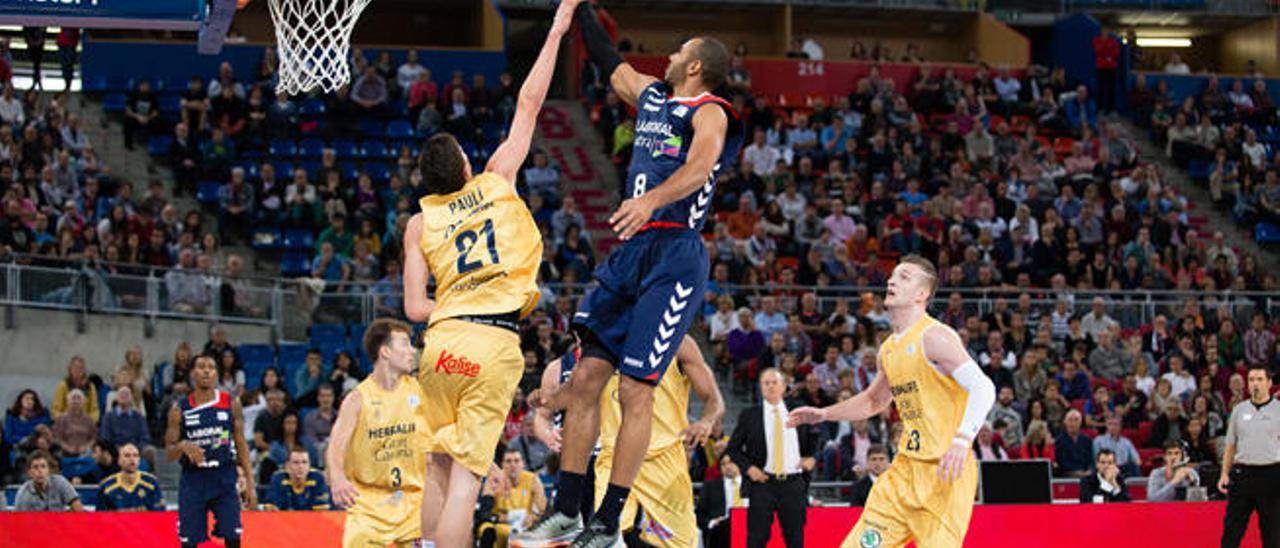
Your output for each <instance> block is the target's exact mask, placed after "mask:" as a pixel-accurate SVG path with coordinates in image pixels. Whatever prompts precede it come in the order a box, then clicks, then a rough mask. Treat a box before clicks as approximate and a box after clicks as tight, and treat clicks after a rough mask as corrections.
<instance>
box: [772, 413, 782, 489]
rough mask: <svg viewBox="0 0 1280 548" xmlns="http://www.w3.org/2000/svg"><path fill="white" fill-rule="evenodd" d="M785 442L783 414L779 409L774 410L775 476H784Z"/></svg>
mask: <svg viewBox="0 0 1280 548" xmlns="http://www.w3.org/2000/svg"><path fill="white" fill-rule="evenodd" d="M782 446H783V441H782V412H781V411H779V410H778V408H777V407H774V408H773V475H775V476H781V475H782V459H783V454H784V452H783V450H782Z"/></svg>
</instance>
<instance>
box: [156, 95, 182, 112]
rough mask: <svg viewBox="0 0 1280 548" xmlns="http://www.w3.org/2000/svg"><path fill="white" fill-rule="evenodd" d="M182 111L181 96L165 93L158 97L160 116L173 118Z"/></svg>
mask: <svg viewBox="0 0 1280 548" xmlns="http://www.w3.org/2000/svg"><path fill="white" fill-rule="evenodd" d="M180 110H182V96H181V95H178V94H176V93H165V94H163V95H161V96H160V114H163V115H165V116H174V115H176V114H178V111H180Z"/></svg>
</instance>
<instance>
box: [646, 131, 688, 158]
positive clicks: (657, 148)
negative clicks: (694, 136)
mask: <svg viewBox="0 0 1280 548" xmlns="http://www.w3.org/2000/svg"><path fill="white" fill-rule="evenodd" d="M683 144H684V139H682V138H680V136H679V135H675V136H672V137H668V138H666V139H663V140H662V141H659V142H656V143H654V146H653V157H654V158H657V157H659V156H670V157H672V158H678V157H679V156H680V147H681V146H682V145H683Z"/></svg>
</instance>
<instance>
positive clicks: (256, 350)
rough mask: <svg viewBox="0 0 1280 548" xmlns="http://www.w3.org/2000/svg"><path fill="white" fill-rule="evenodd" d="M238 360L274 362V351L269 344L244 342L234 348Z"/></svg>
mask: <svg viewBox="0 0 1280 548" xmlns="http://www.w3.org/2000/svg"><path fill="white" fill-rule="evenodd" d="M236 353H238V354H239V355H240V361H246V362H247V361H259V362H263V361H265V362H274V361H275V357H276V351H275V350H274V349H272V348H271V345H269V344H251V343H246V344H242V345H240V346H239V347H238V348H236Z"/></svg>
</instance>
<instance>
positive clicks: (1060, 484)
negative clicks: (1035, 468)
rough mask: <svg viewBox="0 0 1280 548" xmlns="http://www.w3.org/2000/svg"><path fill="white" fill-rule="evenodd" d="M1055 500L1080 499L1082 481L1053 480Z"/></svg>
mask: <svg viewBox="0 0 1280 548" xmlns="http://www.w3.org/2000/svg"><path fill="white" fill-rule="evenodd" d="M1053 499H1054V500H1080V482H1079V481H1077V480H1056V481H1054V482H1053Z"/></svg>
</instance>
